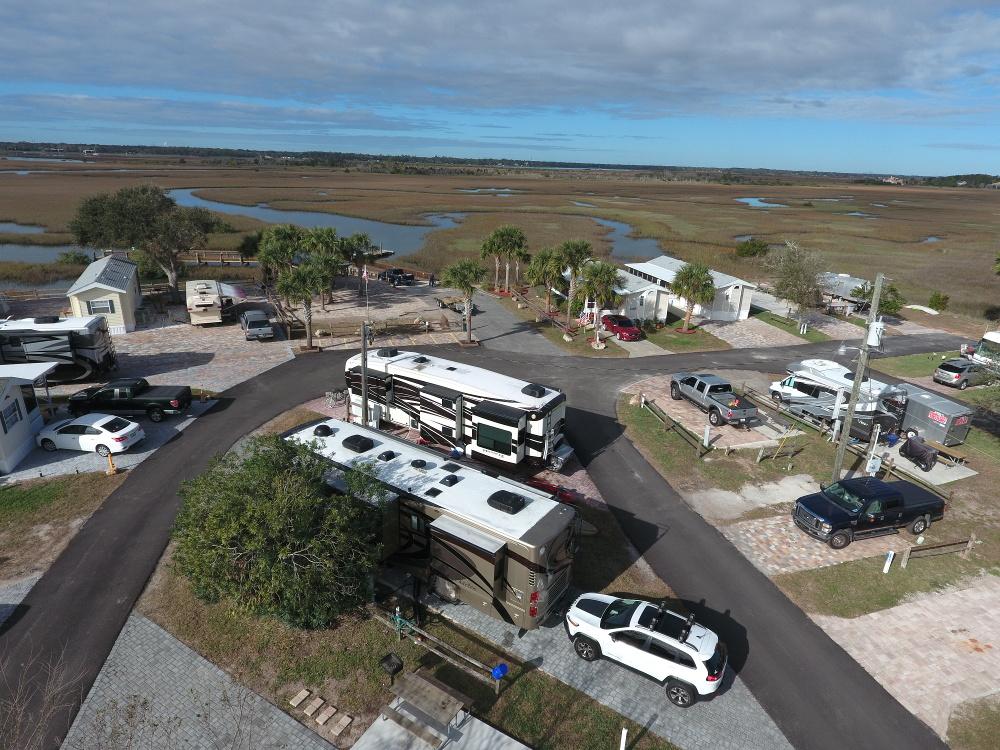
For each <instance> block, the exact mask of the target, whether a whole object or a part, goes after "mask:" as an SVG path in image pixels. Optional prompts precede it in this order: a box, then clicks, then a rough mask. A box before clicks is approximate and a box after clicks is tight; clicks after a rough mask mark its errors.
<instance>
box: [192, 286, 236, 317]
mask: <svg viewBox="0 0 1000 750" xmlns="http://www.w3.org/2000/svg"><path fill="white" fill-rule="evenodd" d="M184 296H185V298H186V300H187V311H188V315H190V316H191V325H196V326H200V325H206V324H208V323H221V322H222V319H223V317H225V316H226V315H227V312H228V311H229V310H230V308H232V306H233V302H234V300H233V294H232V289H231V288H230V287H229V286H228V285H227V284H220V283H219V282H218V281H216V280H215V279H196V280H193V281H189V282H187V284H185V289H184Z"/></svg>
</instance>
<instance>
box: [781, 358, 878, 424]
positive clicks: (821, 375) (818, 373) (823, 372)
mask: <svg viewBox="0 0 1000 750" xmlns="http://www.w3.org/2000/svg"><path fill="white" fill-rule="evenodd" d="M785 369H786V371H787V372H788V377H786V378H785V379H784V380H779V381H776V382H774V383H771V387H770V389H769V390H770V393H771V398H773V399H774V400H775V401H781V402H783V403H786V404H788V405H789V406H790V407H792V408H793V409H794V408H795V407H796V406H823V407H829V409H830V410H831V411H832V409H833V407H834V405H835V404H836V401H837V391H840V390H842V391H844V395H843V397H842V401H841V404H842V406H841V408H842V409H844V410H846V408H847V402H848V399H849V397H850V395H851V389H852V388H853V386H854V371H853V370H850V369H848V368H846V367H844V366H843V365H841V364H838V363H836V362H833V361H832V360H828V359H805V360H802V361H801V362H793V363H792V364H790V365H789V366H788V367H787V368H785ZM888 387H889V385H888V384H887V383H883V382H881V381H878V380H872V379H871V378H868V377H865V379H864V380H863V381H862V382H861V392H860V394H859V396H858V405H857V408H856V409H855V411H858V412H869V411H875V410H877V409H878V408H879V398H880V397H881V394H882V392H883V391H884V390H885V389H886V388H888Z"/></svg>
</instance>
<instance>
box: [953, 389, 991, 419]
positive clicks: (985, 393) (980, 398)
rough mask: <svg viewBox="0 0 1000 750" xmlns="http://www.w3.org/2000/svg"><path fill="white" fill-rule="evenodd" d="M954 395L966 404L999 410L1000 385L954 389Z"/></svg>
mask: <svg viewBox="0 0 1000 750" xmlns="http://www.w3.org/2000/svg"><path fill="white" fill-rule="evenodd" d="M955 397H956V398H958V399H961V400H962V401H964V402H965V403H967V404H972V405H973V406H981V407H982V408H984V409H989V410H990V411H996V412H1000V385H990V386H987V387H985V388H968V389H966V390H964V391H959V390H957V389H956V391H955Z"/></svg>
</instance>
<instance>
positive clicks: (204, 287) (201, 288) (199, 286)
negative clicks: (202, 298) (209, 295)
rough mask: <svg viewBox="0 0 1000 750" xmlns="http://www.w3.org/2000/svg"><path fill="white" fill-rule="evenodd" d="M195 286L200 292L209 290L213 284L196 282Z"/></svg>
mask: <svg viewBox="0 0 1000 750" xmlns="http://www.w3.org/2000/svg"><path fill="white" fill-rule="evenodd" d="M194 288H195V289H197V290H198V291H199V292H207V291H208V290H209V289H211V288H212V285H211V284H195V285H194Z"/></svg>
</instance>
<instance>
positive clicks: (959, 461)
mask: <svg viewBox="0 0 1000 750" xmlns="http://www.w3.org/2000/svg"><path fill="white" fill-rule="evenodd" d="M924 442H925V443H927V445H929V446H930V447H931V448H933V449H934V450H936V451H937V452H938V455H939V456H940V457H941V458H943V459H944V460H945V461H948V462H949V463H952V464H955V465H956V466H963V465H964V464H966V463H967V462H968V460H969V454H968V453H966V452H965V451H964V450H962V449H961V448H959V447H958V446H956V445H945V444H943V443H939V442H937V441H936V440H924Z"/></svg>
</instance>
